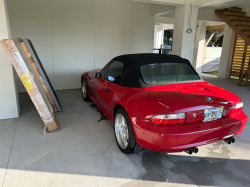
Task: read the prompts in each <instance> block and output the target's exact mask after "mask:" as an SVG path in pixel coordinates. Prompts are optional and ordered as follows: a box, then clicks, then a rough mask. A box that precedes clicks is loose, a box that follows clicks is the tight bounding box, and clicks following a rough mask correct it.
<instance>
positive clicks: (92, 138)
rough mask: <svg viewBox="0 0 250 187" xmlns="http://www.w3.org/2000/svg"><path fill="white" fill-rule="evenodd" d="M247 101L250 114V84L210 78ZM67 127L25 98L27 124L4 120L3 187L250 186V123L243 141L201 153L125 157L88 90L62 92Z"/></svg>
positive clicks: (0, 140) (0, 139)
mask: <svg viewBox="0 0 250 187" xmlns="http://www.w3.org/2000/svg"><path fill="white" fill-rule="evenodd" d="M202 76H203V78H204V79H205V80H207V81H208V82H210V83H213V84H216V85H218V86H221V87H223V88H226V89H228V90H230V91H232V92H234V93H236V94H237V95H238V96H240V97H241V98H242V99H243V101H244V111H245V112H246V113H247V114H248V115H249V114H250V86H248V87H237V86H236V81H234V80H223V79H219V78H216V77H213V76H207V75H202ZM57 93H58V97H59V99H60V101H61V104H62V107H63V112H61V113H58V114H57V118H58V120H59V121H60V124H61V128H60V130H59V131H57V132H54V133H51V134H46V135H44V134H43V128H44V125H43V123H42V121H41V120H40V118H39V116H38V113H37V111H36V110H35V107H34V106H33V104H32V102H31V101H30V99H29V97H28V95H27V94H20V102H21V107H22V108H21V116H20V118H19V119H9V120H0V185H3V186H22V187H23V186H60V187H62V186H87V187H91V186H107V187H111V186H141V187H146V186H154V187H160V186H227V187H228V186H233V187H236V186H250V177H249V173H250V136H249V134H250V126H249V125H250V124H249V123H248V124H247V126H246V128H245V130H244V132H243V133H242V134H241V135H240V136H238V137H237V138H236V143H235V144H232V145H227V144H225V143H224V142H218V143H215V144H211V145H207V146H202V147H199V149H200V151H199V153H198V154H195V155H192V156H190V155H187V154H186V153H175V154H164V153H158V152H153V151H150V150H145V151H143V152H141V153H137V154H132V155H124V154H122V153H121V152H120V151H119V149H118V147H117V145H116V142H115V137H114V133H113V129H112V126H111V125H112V124H111V122H110V121H108V120H107V119H106V117H104V116H103V115H102V114H101V113H100V112H99V111H98V110H97V108H96V107H95V106H94V105H93V103H92V102H89V103H85V102H83V100H82V97H81V91H80V90H66V91H58V92H57Z"/></svg>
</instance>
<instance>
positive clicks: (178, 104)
mask: <svg viewBox="0 0 250 187" xmlns="http://www.w3.org/2000/svg"><path fill="white" fill-rule="evenodd" d="M150 95H151V96H153V97H156V98H157V99H159V100H160V101H161V102H162V103H164V104H165V105H167V106H169V107H170V108H171V109H172V111H173V112H174V113H179V112H189V111H195V110H203V109H206V108H213V107H220V106H232V105H235V104H236V103H237V102H241V99H240V98H239V97H238V96H236V95H235V94H233V93H231V92H229V91H227V90H225V89H223V88H220V87H217V86H214V85H212V84H209V83H207V82H196V83H182V84H172V85H165V86H156V87H152V88H151V91H150ZM207 97H211V98H212V99H213V101H208V100H207Z"/></svg>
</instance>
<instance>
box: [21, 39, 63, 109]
mask: <svg viewBox="0 0 250 187" xmlns="http://www.w3.org/2000/svg"><path fill="white" fill-rule="evenodd" d="M24 42H25V44H26V46H27V48H28V50H29V51H30V55H31V57H32V59H33V62H35V64H36V67H37V69H38V71H39V73H40V78H41V79H42V81H43V82H44V84H45V85H46V87H47V90H48V91H49V94H50V96H51V97H52V99H53V103H54V104H55V105H56V108H57V111H59V112H61V111H62V107H61V105H60V102H59V99H58V97H57V95H56V92H55V90H54V88H53V86H52V84H51V82H50V80H49V77H48V75H47V73H46V71H45V69H44V68H43V65H42V62H41V61H40V59H39V57H38V54H37V52H36V50H35V48H34V46H33V44H32V42H31V40H29V39H24Z"/></svg>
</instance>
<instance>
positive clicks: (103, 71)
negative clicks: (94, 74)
mask: <svg viewBox="0 0 250 187" xmlns="http://www.w3.org/2000/svg"><path fill="white" fill-rule="evenodd" d="M108 68H109V63H108V64H107V65H106V66H105V67H104V68H103V69H102V70H101V74H102V77H105V75H106V73H107V70H108Z"/></svg>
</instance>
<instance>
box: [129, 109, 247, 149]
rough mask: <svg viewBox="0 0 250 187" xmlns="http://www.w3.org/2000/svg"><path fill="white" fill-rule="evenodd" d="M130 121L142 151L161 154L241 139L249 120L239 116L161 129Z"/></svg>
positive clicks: (241, 115)
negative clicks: (149, 150) (233, 138)
mask: <svg viewBox="0 0 250 187" xmlns="http://www.w3.org/2000/svg"><path fill="white" fill-rule="evenodd" d="M130 119H131V122H132V123H133V129H134V132H135V136H136V140H137V142H138V144H139V145H141V146H142V147H144V148H147V149H151V150H154V151H159V152H181V151H184V150H186V149H188V148H191V147H197V146H201V145H206V144H210V143H213V142H217V141H221V140H224V139H227V138H230V137H234V136H236V135H238V134H239V133H241V132H242V130H243V128H244V127H245V125H246V123H247V120H248V117H247V116H246V115H245V114H244V113H243V112H239V113H237V114H235V115H233V116H231V117H229V118H224V119H220V120H215V121H210V122H205V123H198V124H192V125H179V126H158V125H154V124H152V123H150V121H149V120H145V119H143V118H138V117H130Z"/></svg>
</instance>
